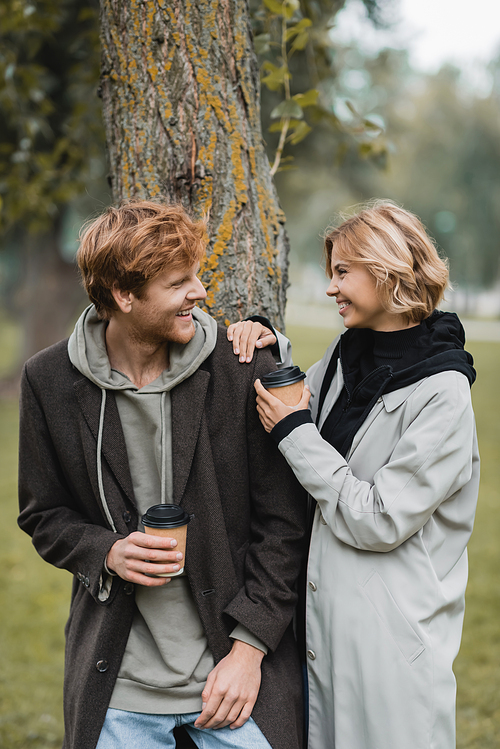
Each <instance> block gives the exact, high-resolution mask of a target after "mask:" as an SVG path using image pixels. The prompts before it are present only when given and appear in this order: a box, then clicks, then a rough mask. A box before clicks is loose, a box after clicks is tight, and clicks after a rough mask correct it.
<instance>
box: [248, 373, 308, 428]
mask: <svg viewBox="0 0 500 749" xmlns="http://www.w3.org/2000/svg"><path fill="white" fill-rule="evenodd" d="M254 387H255V390H256V392H257V411H258V412H259V419H260V420H261V422H262V426H263V427H264V429H265V430H266V432H270V431H271V430H272V429H273V428H274V427H275V426H276V424H277V423H278V422H279V421H281V420H282V419H284V418H286V417H287V416H289V415H290V414H293V413H294V412H295V411H306V410H307V409H308V408H309V400H310V398H311V391H310V390H309V388H308V387H307V385H306V386H305V388H304V392H303V393H302V398H301V399H300V401H299V402H298V403H297V405H296V406H286V405H285V404H284V403H282V402H281V401H280V400H279V398H276V397H275V396H274V395H272V393H270V392H269V391H267V390H266V388H265V387H264V386H263V384H262V383H261V381H260V380H255V382H254Z"/></svg>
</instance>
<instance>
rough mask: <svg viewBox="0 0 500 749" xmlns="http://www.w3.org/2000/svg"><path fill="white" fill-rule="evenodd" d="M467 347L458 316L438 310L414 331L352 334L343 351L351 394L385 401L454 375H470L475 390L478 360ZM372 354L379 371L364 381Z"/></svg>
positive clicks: (349, 332)
mask: <svg viewBox="0 0 500 749" xmlns="http://www.w3.org/2000/svg"><path fill="white" fill-rule="evenodd" d="M464 345H465V331H464V328H463V326H462V323H461V322H460V320H459V319H458V317H457V315H456V314H455V313H452V312H440V311H438V310H436V311H434V312H433V313H432V315H430V317H428V318H426V319H425V320H423V321H422V322H421V323H420V325H417V326H415V327H414V328H407V329H405V330H398V331H394V332H389V333H383V332H378V331H373V330H366V329H356V328H352V329H350V330H347V331H346V332H345V333H344V334H343V335H342V336H341V339H340V345H339V355H340V359H341V362H342V371H343V375H344V382H345V384H346V387H347V389H348V391H349V392H350V393H352V392H353V391H354V390H355V389H356V390H358V395H359V396H361V397H363V396H364V398H363V399H366V398H368V399H370V394H371V393H373V392H374V391H375V390H377V391H379V390H380V392H378V395H377V397H379V396H380V395H381V394H382V393H390V392H392V391H394V390H399V389H400V388H403V387H406V386H407V385H411V384H413V383H414V382H418V381H419V380H421V379H423V378H424V377H430V376H431V375H433V374H438V373H439V372H445V371H449V370H455V371H457V372H461V373H462V374H464V375H465V376H466V377H467V379H468V380H469V385H471V386H472V384H473V383H474V381H475V379H476V371H475V369H474V366H473V364H474V360H473V358H472V356H471V355H470V354H469V353H468V352H467V351H465V349H464ZM367 352H372V354H373V357H374V360H375V361H376V362H377V364H378V366H376V365H375V366H374V365H373V364H372V365H371V367H370V369H371V372H370V374H369V375H368V376H367V377H360V371H361V372H362V371H363V366H362V365H363V363H364V362H366V361H367V358H368V353H367ZM398 359H399V360H400V362H401V363H400V365H399V366H398V365H397V362H398ZM384 360H391V362H392V364H389V363H388V362H387V364H386V363H385V362H384ZM360 380H361V381H360ZM363 390H365V391H366V392H365V393H364V394H363V395H362V393H361V392H360V391H363Z"/></svg>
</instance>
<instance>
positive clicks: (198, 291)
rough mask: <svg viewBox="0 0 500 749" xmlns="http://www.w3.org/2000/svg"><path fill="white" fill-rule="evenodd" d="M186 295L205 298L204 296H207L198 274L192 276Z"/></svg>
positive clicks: (193, 297) (191, 297)
mask: <svg viewBox="0 0 500 749" xmlns="http://www.w3.org/2000/svg"><path fill="white" fill-rule="evenodd" d="M187 296H188V298H189V299H205V297H206V296H207V291H206V289H205V287H204V286H203V284H202V282H201V281H200V279H199V278H198V276H196V277H195V278H194V280H193V286H192V288H191V289H190V291H189V292H188V294H187Z"/></svg>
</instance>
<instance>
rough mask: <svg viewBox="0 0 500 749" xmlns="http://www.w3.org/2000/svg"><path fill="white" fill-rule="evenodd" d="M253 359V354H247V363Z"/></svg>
mask: <svg viewBox="0 0 500 749" xmlns="http://www.w3.org/2000/svg"><path fill="white" fill-rule="evenodd" d="M251 361H252V357H251V356H247V364H248V363H249V362H251Z"/></svg>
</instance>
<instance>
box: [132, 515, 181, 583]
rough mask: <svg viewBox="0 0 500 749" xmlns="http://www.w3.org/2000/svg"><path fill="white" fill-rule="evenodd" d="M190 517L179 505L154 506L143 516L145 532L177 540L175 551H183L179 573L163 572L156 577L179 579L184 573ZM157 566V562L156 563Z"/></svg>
mask: <svg viewBox="0 0 500 749" xmlns="http://www.w3.org/2000/svg"><path fill="white" fill-rule="evenodd" d="M190 519H191V518H190V517H189V515H188V514H187V512H185V511H184V510H183V509H182V507H179V505H166V504H165V505H153V506H152V507H150V508H149V510H148V511H147V512H146V514H145V515H143V516H142V518H141V520H142V524H143V526H144V530H145V531H146V533H147V534H148V535H150V536H163V537H164V538H175V540H176V541H177V546H176V547H175V551H181V552H182V554H183V555H184V556H183V566H182V568H181V569H180V570H177V572H171V573H166V572H162V573H159V574H158V575H155V577H177V575H182V573H183V572H184V564H185V562H186V539H187V526H188V523H189V521H190ZM155 564H157V562H155Z"/></svg>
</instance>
